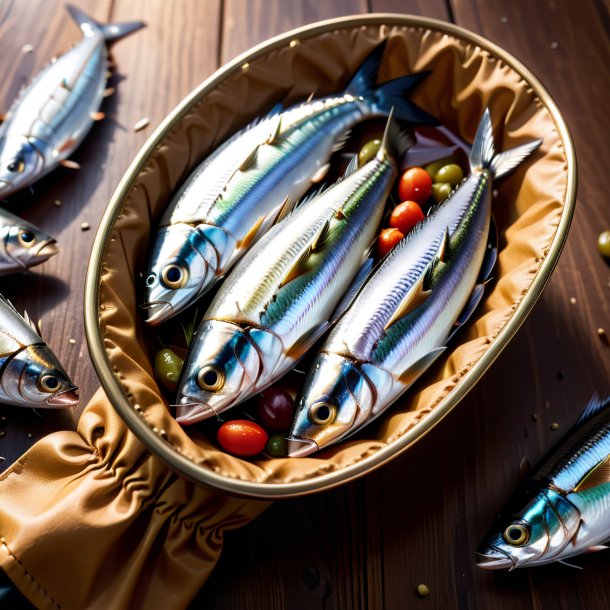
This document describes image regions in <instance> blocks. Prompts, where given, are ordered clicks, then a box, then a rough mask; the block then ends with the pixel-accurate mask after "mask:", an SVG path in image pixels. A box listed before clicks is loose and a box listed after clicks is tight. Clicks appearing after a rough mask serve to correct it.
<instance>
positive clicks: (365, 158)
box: [358, 140, 381, 167]
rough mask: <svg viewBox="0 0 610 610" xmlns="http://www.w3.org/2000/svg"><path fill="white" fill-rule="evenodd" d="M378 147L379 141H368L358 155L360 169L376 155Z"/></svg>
mask: <svg viewBox="0 0 610 610" xmlns="http://www.w3.org/2000/svg"><path fill="white" fill-rule="evenodd" d="M380 146H381V140H369V141H368V142H367V143H366V144H365V145H364V146H363V147H362V148H361V149H360V152H359V153H358V165H359V166H360V167H362V166H363V165H364V164H365V163H368V162H369V161H370V160H371V159H372V158H373V157H374V156H375V155H376V154H377V151H378V150H379V147H380Z"/></svg>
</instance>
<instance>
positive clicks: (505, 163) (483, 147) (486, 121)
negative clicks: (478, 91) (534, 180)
mask: <svg viewBox="0 0 610 610" xmlns="http://www.w3.org/2000/svg"><path fill="white" fill-rule="evenodd" d="M540 144H542V140H540V139H537V140H531V141H529V142H526V143H525V144H521V145H520V146H515V148H511V149H510V150H507V151H505V152H503V153H500V154H496V152H495V148H494V140H493V129H492V126H491V116H490V114H489V108H485V111H484V112H483V116H482V118H481V122H480V123H479V127H478V129H477V133H476V135H475V137H474V142H473V144H472V150H471V151H470V169H471V170H474V169H488V170H490V171H491V173H492V175H493V177H494V178H501V177H502V176H505V175H506V174H508V173H509V172H510V171H512V170H513V169H515V167H517V166H518V165H519V164H520V163H521V162H522V161H523V160H524V159H525V158H526V157H527V156H528V155H529V154H530V153H532V152H533V151H534V150H536V148H538V147H539V146H540Z"/></svg>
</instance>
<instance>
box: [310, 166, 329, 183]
mask: <svg viewBox="0 0 610 610" xmlns="http://www.w3.org/2000/svg"><path fill="white" fill-rule="evenodd" d="M329 169H330V163H325V164H324V165H322V166H321V167H320V168H319V169H318V171H316V173H315V174H314V175H313V176H312V177H311V182H313V184H317V183H318V182H322V180H324V177H325V176H326V174H328V170H329Z"/></svg>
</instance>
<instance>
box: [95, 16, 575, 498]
mask: <svg viewBox="0 0 610 610" xmlns="http://www.w3.org/2000/svg"><path fill="white" fill-rule="evenodd" d="M381 24H388V25H395V26H407V27H423V28H429V29H434V30H437V31H440V32H443V33H446V34H448V35H451V36H454V37H455V38H459V39H461V40H463V41H465V42H468V43H471V44H475V45H478V46H480V47H481V48H483V49H486V50H488V51H490V52H491V53H493V54H494V55H496V56H497V57H499V58H501V59H502V61H504V62H505V63H506V64H507V65H508V66H510V67H511V68H512V69H513V70H515V71H516V72H517V73H519V74H520V75H521V76H522V77H523V78H524V79H525V80H527V81H528V82H529V84H530V86H531V87H532V89H533V90H534V92H535V93H536V95H537V96H538V97H539V98H540V100H541V101H542V103H543V104H544V105H545V107H546V109H547V111H548V112H549V114H550V116H551V117H552V119H553V121H554V123H555V126H556V128H557V131H558V133H559V134H560V136H561V139H562V141H563V144H564V147H565V153H566V158H567V161H568V164H567V165H568V170H567V171H568V177H567V185H566V200H565V206H564V211H563V213H562V216H561V219H560V222H559V226H558V227H557V232H556V233H555V236H554V238H553V241H552V242H551V246H550V248H549V252H548V254H547V256H546V257H545V259H544V261H543V262H542V264H541V265H540V267H539V269H538V271H537V273H536V276H535V277H534V280H533V282H532V284H531V286H530V288H529V289H528V291H527V293H526V294H525V296H524V297H523V299H522V300H521V302H520V303H519V304H518V305H517V306H516V308H515V310H514V312H513V314H512V316H511V317H510V319H509V320H508V322H507V323H506V324H505V325H504V327H503V328H502V329H501V330H500V332H499V333H498V335H497V336H496V337H495V339H494V340H493V342H492V343H491V344H490V346H489V347H488V348H487V350H486V351H485V353H484V354H483V355H482V356H481V358H480V359H479V360H478V361H477V362H476V363H475V364H474V365H473V366H472V367H471V369H470V370H469V371H468V372H467V373H466V374H465V375H464V376H463V377H462V378H461V379H460V381H459V383H458V384H457V385H456V386H455V388H454V389H453V390H451V392H449V394H448V395H447V396H446V397H445V398H444V399H443V400H442V401H441V402H440V403H439V404H438V405H437V406H436V407H435V409H434V410H433V411H432V412H431V413H430V414H429V415H427V416H426V417H425V418H424V419H423V420H422V421H421V422H419V423H418V424H416V425H415V426H414V427H413V428H412V429H411V430H409V431H408V432H407V433H405V434H404V435H403V436H401V437H400V438H399V439H398V440H396V441H394V442H393V443H392V444H390V445H388V446H387V447H383V448H382V449H380V450H379V451H377V452H376V453H374V454H373V455H371V456H369V457H367V458H364V459H363V460H361V461H359V462H357V463H355V464H352V465H350V466H346V467H345V468H342V469H341V470H337V471H334V472H330V473H328V474H324V475H321V476H317V477H313V478H311V479H305V480H302V481H296V482H293V483H256V482H249V481H241V480H236V479H231V478H228V477H224V476H222V475H219V474H217V473H215V472H212V471H208V470H205V469H203V468H201V466H200V465H198V464H196V463H195V462H192V461H190V460H189V459H188V458H186V457H184V456H183V455H181V454H180V453H178V451H176V450H175V449H174V448H173V447H172V446H171V445H169V444H168V443H164V442H161V440H160V438H159V437H158V435H157V434H156V433H155V432H154V431H153V430H152V428H150V427H149V426H148V424H147V423H146V422H145V421H144V420H143V419H142V418H141V417H140V415H138V413H137V412H136V411H135V409H134V407H133V405H132V404H131V403H130V402H129V400H128V398H127V396H126V394H125V392H124V390H123V388H122V386H121V383H120V381H119V379H118V378H117V377H116V376H115V375H114V373H113V371H112V366H111V364H110V361H109V359H108V356H107V354H106V351H105V349H104V341H103V337H102V334H101V329H100V327H99V324H98V298H99V276H100V271H101V265H102V259H103V254H104V250H105V247H106V243H107V241H108V239H109V238H110V233H111V231H112V228H113V226H114V223H115V220H116V218H117V215H118V213H119V211H120V208H121V204H122V203H123V200H124V199H125V197H126V195H127V194H128V192H129V190H130V189H131V186H132V184H133V182H134V181H135V179H136V177H137V175H138V174H139V172H140V171H141V169H142V168H143V166H144V164H145V163H146V160H147V159H148V156H149V155H150V154H151V153H152V152H153V151H154V149H155V148H156V147H157V146H158V145H159V143H160V142H161V141H162V140H163V139H164V137H165V135H166V134H167V132H168V131H169V130H170V129H172V128H173V127H174V126H175V125H176V124H177V123H178V122H179V121H180V120H181V119H182V118H183V116H184V115H185V114H186V113H187V112H188V111H189V110H190V109H191V107H192V106H193V105H194V104H195V103H196V102H198V101H199V100H201V98H203V97H204V96H205V95H207V94H208V92H210V91H211V90H212V89H214V88H215V87H216V86H217V85H218V84H219V83H220V82H221V81H223V80H224V79H225V78H227V76H229V75H230V74H232V73H233V72H237V71H240V70H241V69H242V67H243V66H244V65H246V64H247V63H248V62H251V61H252V60H253V59H255V58H257V57H259V56H260V55H262V54H265V53H268V52H269V51H271V50H273V49H275V48H278V47H282V46H285V45H287V44H290V43H291V41H293V40H295V39H298V38H309V37H312V36H316V35H318V34H321V33H324V32H326V31H329V30H337V29H344V28H353V27H360V26H363V25H381ZM576 176H577V174H576V155H575V152H574V144H573V142H572V138H571V136H570V133H569V131H568V128H567V126H566V123H565V120H564V118H563V116H562V114H561V112H560V110H559V108H558V107H557V105H556V104H555V102H554V101H553V99H552V98H551V96H550V95H549V93H548V92H547V91H546V89H545V88H544V87H543V85H542V83H541V82H540V81H539V80H538V79H537V78H536V76H534V74H533V73H532V72H531V71H530V70H529V69H528V68H526V67H525V66H524V65H523V64H522V63H521V62H520V61H519V60H517V59H515V58H514V57H513V56H512V55H510V54H509V53H508V52H507V51H505V50H503V49H502V48H501V47H499V46H497V45H496V44H494V43H492V42H490V41H488V40H487V39H485V38H483V37H482V36H479V35H478V34H474V33H472V32H469V31H468V30H465V29H464V28H461V27H460V26H457V25H453V24H450V23H445V22H443V21H438V20H436V19H429V18H425V17H417V16H411V15H397V14H392V13H375V14H371V15H358V16H351V17H342V18H340V19H331V20H327V21H321V22H318V23H315V24H313V25H309V26H304V27H301V28H297V29H295V30H291V31H290V32H288V33H286V34H282V35H280V36H277V37H275V38H271V39H270V40H268V41H266V42H263V43H261V44H259V45H257V46H255V47H253V48H252V49H250V50H249V51H247V52H245V53H243V54H242V55H240V56H239V57H237V58H236V59H234V60H233V61H231V62H229V63H228V64H226V65H225V66H224V67H222V68H220V69H219V70H217V71H216V72H215V73H214V74H213V75H212V76H211V77H210V78H208V79H207V80H206V81H204V82H203V83H202V84H201V85H200V86H199V87H198V88H197V89H195V90H194V91H193V92H192V93H191V94H189V95H188V96H187V97H186V98H184V99H183V100H182V102H181V103H180V104H178V106H177V107H176V108H175V109H174V110H173V111H172V112H171V113H170V114H169V115H168V116H167V117H166V119H165V120H164V121H163V122H162V123H161V125H159V127H158V128H157V129H156V131H155V132H154V133H153V135H152V136H151V137H150V138H149V140H148V141H147V142H146V143H145V144H144V146H143V147H142V149H141V150H140V151H139V153H138V154H137V156H136V158H135V159H134V161H133V162H132V164H131V165H130V166H129V168H128V170H127V172H126V173H125V175H124V176H123V178H122V180H121V182H120V183H119V185H118V187H117V189H116V191H115V192H114V195H113V196H112V199H111V201H110V203H109V205H108V208H107V209H106V212H105V214H104V217H103V218H102V221H101V224H100V227H99V229H98V232H97V235H96V237H95V242H94V244H93V250H92V253H91V259H90V262H89V267H88V269H87V278H86V282H85V332H86V336H87V342H88V345H89V351H90V353H91V359H92V361H93V365H94V367H95V370H96V372H97V374H98V376H99V378H100V381H101V384H102V386H103V388H104V390H105V391H106V393H107V395H108V397H109V399H110V400H111V401H112V403H113V405H114V406H115V408H116V410H117V411H118V413H119V415H120V416H121V417H122V418H123V420H124V421H125V423H126V424H127V425H128V426H129V428H130V429H131V431H132V432H133V433H134V434H135V435H136V436H137V437H138V439H139V440H140V441H141V442H142V443H143V444H144V445H145V446H146V447H147V448H148V449H149V450H150V451H151V452H152V453H154V454H155V455H156V456H158V457H159V458H161V459H162V460H163V461H164V462H165V463H166V464H167V465H168V466H169V467H170V468H172V469H173V470H175V471H176V472H177V473H179V474H180V475H182V476H184V477H186V478H188V479H190V480H192V481H194V482H195V483H197V484H199V485H203V486H205V487H211V488H214V489H217V490H220V491H223V492H226V493H228V494H231V495H238V496H248V497H253V498H264V499H276V498H289V497H296V496H301V495H306V494H310V493H315V492H318V491H323V490H327V489H332V488H334V487H337V486H339V485H343V484H344V483H348V482H349V481H353V480H354V479H357V478H359V477H361V476H363V475H364V474H366V473H368V472H371V471H373V470H375V469H377V468H379V467H380V466H382V465H383V464H385V463H386V462H388V461H389V460H391V459H393V458H394V457H396V456H398V455H400V454H401V453H402V452H403V451H405V450H406V449H408V448H409V447H410V446H411V445H412V444H414V443H415V442H416V441H418V440H420V439H421V438H422V437H423V436H424V435H425V434H427V433H428V432H429V431H430V430H431V429H432V428H433V427H434V426H435V425H436V424H438V422H440V421H441V420H442V419H443V418H444V417H445V416H446V415H447V414H448V413H449V412H451V411H452V410H453V408H454V407H455V406H456V405H457V404H458V403H459V402H460V401H461V400H462V398H464V396H465V395H466V394H467V393H468V392H469V391H470V390H471V389H472V387H473V386H474V385H475V383H476V382H477V381H478V380H479V379H480V378H481V376H482V374H483V373H484V372H485V371H486V370H487V369H488V368H489V367H490V366H491V364H492V363H493V362H494V360H495V359H496V358H497V357H498V356H499V354H500V352H501V351H502V350H503V349H504V347H506V345H507V344H508V341H509V340H510V339H511V337H513V335H514V334H515V333H516V332H517V330H518V329H519V327H520V326H521V324H523V322H524V321H525V319H526V317H527V315H528V313H529V312H530V310H531V309H532V307H533V306H534V304H535V303H536V301H537V300H538V297H539V296H540V294H541V293H542V290H543V289H544V287H545V286H546V283H547V282H548V280H549V278H550V276H551V273H552V272H553V269H554V268H555V265H556V264H557V260H558V258H559V255H560V253H561V250H562V248H563V246H564V244H565V241H566V238H567V235H568V229H569V227H570V223H571V221H572V216H573V214H574V206H575V203H576V180H577V179H576Z"/></svg>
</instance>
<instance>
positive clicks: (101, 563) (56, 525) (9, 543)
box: [0, 390, 267, 610]
mask: <svg viewBox="0 0 610 610" xmlns="http://www.w3.org/2000/svg"><path fill="white" fill-rule="evenodd" d="M266 506H267V503H265V502H254V501H248V502H246V501H244V500H238V499H234V498H228V497H226V496H222V495H220V494H218V493H216V492H213V491H209V490H206V489H203V488H201V487H198V486H197V485H195V484H193V483H190V482H188V481H186V480H184V479H182V478H180V477H178V476H177V475H175V474H174V473H173V472H171V471H170V470H168V469H167V467H166V466H165V465H164V464H163V463H162V462H160V461H159V460H158V459H157V458H155V457H153V456H151V455H150V453H148V452H147V451H146V450H145V449H144V447H143V446H142V445H141V444H140V443H139V442H138V441H137V440H136V438H135V437H134V436H133V435H132V434H131V433H129V432H127V431H126V429H125V424H124V423H123V422H122V421H121V419H120V418H119V416H118V415H117V414H116V412H115V411H114V410H113V408H112V407H111V406H110V404H109V401H108V399H107V398H106V396H105V395H104V393H103V392H102V391H101V390H100V391H99V392H98V393H97V394H96V395H95V397H94V398H93V399H92V401H91V403H90V404H89V405H88V407H87V408H86V410H85V412H84V413H83V415H82V417H81V419H80V421H79V425H78V431H77V432H67V431H66V432H57V433H55V434H51V435H49V436H47V437H46V438H44V439H43V440H41V441H40V442H38V443H37V444H36V445H35V446H34V447H33V448H32V449H31V450H30V451H28V452H27V453H26V454H25V455H24V456H23V457H21V459H20V460H19V461H18V462H16V463H15V464H14V465H13V466H12V467H11V468H10V470H8V471H7V472H6V473H4V474H3V476H2V477H1V478H0V567H2V569H4V570H5V571H6V572H7V574H8V575H9V577H10V578H11V579H12V580H13V581H14V582H15V583H16V584H17V586H18V587H19V588H20V589H21V591H22V592H23V593H24V594H25V595H26V597H27V598H28V599H29V600H30V601H31V602H32V603H34V604H35V605H36V606H37V607H39V608H54V609H58V608H64V609H66V610H69V609H74V610H84V609H85V608H86V609H92V610H94V609H99V610H108V609H112V610H123V609H124V610H136V609H138V608H142V609H144V608H146V609H147V610H148V609H151V610H155V609H157V608H159V609H161V608H168V609H171V610H176V609H180V608H185V607H186V606H187V605H188V603H189V602H190V600H191V599H192V598H193V597H194V595H195V593H196V592H197V591H198V590H199V588H200V587H201V585H202V584H203V582H205V580H206V579H207V577H208V576H209V574H210V572H211V571H212V568H213V567H214V565H215V563H216V561H217V559H218V556H219V554H220V550H221V548H222V539H223V532H224V531H225V530H227V529H233V528H236V527H240V526H242V525H244V524H246V523H247V522H248V521H250V520H251V519H253V518H254V517H255V516H256V515H258V514H259V513H260V512H261V511H262V510H263V509H264V508H265V507H266Z"/></svg>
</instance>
